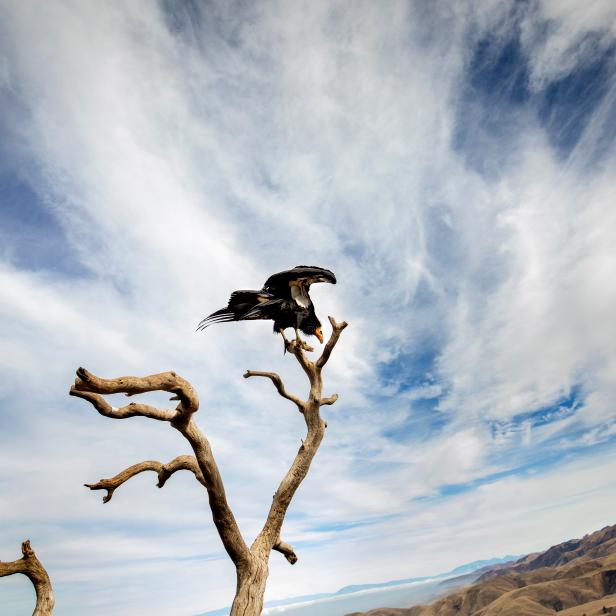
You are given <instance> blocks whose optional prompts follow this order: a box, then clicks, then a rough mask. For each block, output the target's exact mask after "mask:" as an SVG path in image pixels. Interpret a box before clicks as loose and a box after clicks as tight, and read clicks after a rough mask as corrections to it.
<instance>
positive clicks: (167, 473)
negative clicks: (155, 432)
mask: <svg viewBox="0 0 616 616" xmlns="http://www.w3.org/2000/svg"><path fill="white" fill-rule="evenodd" d="M179 470H188V471H191V472H192V473H194V475H195V477H196V478H197V480H198V481H199V482H200V483H201V484H203V485H204V486H205V480H204V479H203V474H202V473H201V470H200V469H199V465H198V464H197V460H196V459H195V458H194V456H178V457H177V458H174V459H173V460H171V462H168V463H167V464H162V463H161V462H158V461H156V460H146V461H145V462H139V463H138V464H133V465H132V466H129V467H128V468H127V469H125V470H123V471H122V472H120V473H118V474H117V475H115V476H114V477H111V478H110V479H101V480H100V481H98V482H97V483H86V484H84V485H85V487H86V488H90V490H107V496H105V497H103V503H108V502H109V501H110V500H111V498H112V497H113V493H114V491H115V490H116V489H117V488H119V487H120V486H121V485H122V484H123V483H125V482H126V481H128V480H129V479H131V478H132V477H134V476H135V475H138V474H139V473H143V472H144V471H154V472H155V473H157V475H158V484H157V485H158V487H159V488H162V487H163V486H164V485H165V483H166V482H167V479H169V477H171V475H173V473H175V472H176V471H179Z"/></svg>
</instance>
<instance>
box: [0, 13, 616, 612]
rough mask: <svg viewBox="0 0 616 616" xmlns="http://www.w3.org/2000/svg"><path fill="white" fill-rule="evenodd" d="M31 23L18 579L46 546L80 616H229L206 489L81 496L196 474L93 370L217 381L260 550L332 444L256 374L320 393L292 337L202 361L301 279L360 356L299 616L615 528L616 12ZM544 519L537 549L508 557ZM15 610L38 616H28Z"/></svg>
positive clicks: (252, 334)
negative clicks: (294, 459)
mask: <svg viewBox="0 0 616 616" xmlns="http://www.w3.org/2000/svg"><path fill="white" fill-rule="evenodd" d="M0 15H1V17H2V19H1V23H2V26H0V27H1V33H2V36H1V40H2V41H3V42H2V44H0V84H2V85H1V89H0V97H1V98H0V100H2V104H3V109H5V110H6V113H4V114H3V117H2V119H0V129H1V130H2V133H3V139H2V140H0V180H1V181H2V185H3V199H2V210H1V214H0V221H1V225H0V238H1V241H2V251H1V253H0V254H1V257H2V263H1V264H0V287H1V288H2V295H1V297H0V314H1V315H2V319H1V322H0V331H1V336H0V348H1V353H0V362H1V366H2V370H3V374H4V375H5V378H4V379H3V382H2V385H1V386H0V404H1V407H0V408H1V412H0V425H1V426H2V440H3V442H2V452H3V453H2V469H3V470H2V471H1V474H0V477H1V480H2V481H3V490H2V494H1V495H0V506H1V507H2V510H3V512H4V511H6V512H8V515H7V516H6V519H7V520H8V521H7V523H6V526H5V530H6V532H5V533H3V534H2V537H1V538H0V547H1V548H2V554H3V555H4V556H3V558H8V557H9V555H11V554H12V553H13V552H14V547H15V546H18V545H19V542H20V541H21V539H22V538H23V536H25V535H30V536H31V539H32V540H33V544H34V545H35V547H36V546H40V548H41V550H42V552H43V553H44V554H45V556H46V562H49V566H50V569H51V571H52V574H53V575H54V579H56V580H57V587H58V605H59V606H63V607H62V609H64V610H65V612H64V613H66V614H70V613H75V614H84V613H88V614H99V613H114V614H122V613H129V612H130V613H134V611H135V609H140V610H147V611H148V613H151V614H168V613H170V610H171V611H173V612H174V613H186V614H190V613H197V612H201V611H203V610H204V609H208V608H215V607H218V606H221V605H225V604H227V603H228V601H229V597H230V596H231V594H232V587H233V585H234V574H233V570H232V567H231V566H230V565H229V564H228V563H226V561H225V559H224V558H223V556H224V554H223V551H222V549H221V546H220V545H219V542H218V540H217V538H216V536H215V531H214V530H213V528H212V525H211V524H210V522H209V515H208V512H207V505H206V501H205V498H204V495H203V494H201V492H200V490H199V489H198V488H199V486H195V485H192V483H191V482H190V478H188V477H186V478H183V477H179V476H178V477H174V479H173V481H172V482H170V484H169V485H168V486H165V489H164V490H161V491H157V490H154V488H153V483H154V481H153V480H152V479H151V478H146V477H143V478H141V477H140V478H139V479H138V480H135V483H134V485H131V486H126V487H125V488H124V489H123V490H121V491H118V493H117V495H116V496H115V497H114V500H113V502H112V503H110V504H109V505H107V506H105V507H104V508H103V507H102V505H101V504H100V502H99V500H98V498H97V497H96V495H94V494H90V493H87V492H86V491H85V490H84V489H83V488H82V487H81V484H82V483H84V481H90V480H94V479H97V478H98V477H101V476H106V475H109V474H110V473H114V472H116V471H117V470H119V469H120V468H122V467H124V466H128V465H130V464H132V463H134V462H136V461H137V460H140V459H147V458H152V457H156V458H162V459H165V458H171V457H173V456H175V455H177V454H179V453H183V452H184V451H185V450H186V446H185V444H184V443H182V442H181V441H179V440H178V439H177V438H176V436H175V435H174V434H171V433H168V432H170V431H167V430H165V429H164V428H165V426H159V425H149V424H148V423H147V422H145V421H138V420H131V421H127V422H111V421H106V420H104V419H103V418H101V417H98V416H93V414H92V412H91V411H90V409H85V408H83V405H82V404H80V401H75V400H69V399H67V396H66V390H67V388H68V385H69V383H70V382H71V380H72V378H73V377H72V370H73V369H74V368H76V367H77V366H78V365H86V366H88V367H90V368H91V369H92V370H94V371H96V372H98V373H101V374H109V375H111V374H116V373H149V372H158V371H160V370H163V369H169V368H173V369H175V370H177V371H178V372H180V373H182V374H183V375H184V376H185V377H187V378H189V379H190V380H191V381H192V382H193V383H194V384H195V385H196V386H197V387H198V389H199V391H200V394H201V397H202V400H203V408H202V410H201V411H200V414H201V415H202V417H201V419H200V421H201V423H202V425H203V426H204V428H205V429H206V431H207V433H208V435H209V436H211V440H212V444H213V447H214V449H215V452H216V454H217V457H218V459H219V462H220V465H221V467H222V470H223V474H224V476H225V479H226V481H227V485H228V490H229V495H230V499H231V502H232V504H233V506H234V508H235V510H236V512H237V514H238V518H239V520H240V523H241V526H242V529H243V530H244V532H245V533H246V535H247V536H248V537H250V536H251V535H254V534H255V533H256V532H257V531H258V528H259V524H260V523H261V522H262V520H263V518H264V515H265V513H266V509H267V505H268V503H269V495H271V493H272V492H273V491H274V490H275V487H276V485H277V482H278V480H279V479H280V477H281V476H282V474H283V473H284V470H285V468H286V466H287V465H288V463H289V460H290V458H291V456H292V455H293V452H294V450H295V448H296V447H297V444H298V442H299V438H301V436H302V435H303V427H302V422H301V421H300V419H301V418H299V417H298V416H296V414H295V413H294V412H293V411H292V410H290V409H288V408H287V407H286V405H284V404H283V403H282V401H280V400H278V399H277V397H276V395H275V393H273V392H272V391H271V390H270V388H268V387H267V385H268V384H267V383H263V384H256V383H246V382H244V381H243V380H242V379H240V376H241V373H242V371H243V370H244V369H245V368H249V367H250V368H264V369H265V368H267V369H275V370H278V371H280V372H281V373H283V374H284V375H285V377H286V379H287V380H288V382H289V386H290V387H292V388H294V389H296V390H298V391H302V390H303V388H304V387H305V386H304V384H303V382H302V380H301V375H295V374H294V373H293V371H292V369H291V368H290V367H289V365H288V361H287V360H288V358H285V357H283V356H282V352H281V345H280V344H279V341H277V340H276V339H275V338H273V336H272V335H271V333H270V331H269V327H268V326H266V325H264V324H261V325H262V326H260V325H259V324H240V325H238V326H236V327H233V326H228V327H223V326H221V327H220V328H212V329H210V330H208V331H207V333H206V334H205V335H203V336H200V335H196V334H194V332H193V329H194V325H195V324H196V323H197V322H198V320H199V319H200V318H201V317H202V316H203V315H204V314H206V313H208V312H211V311H212V310H213V309H215V308H217V307H219V305H223V304H224V303H225V302H226V300H227V297H228V293H229V292H230V291H231V290H233V289H235V288H250V287H259V286H260V285H261V284H262V282H263V280H264V279H265V277H266V276H267V275H268V274H269V273H271V272H273V271H277V270H280V269H285V268H287V267H290V266H293V265H296V264H299V263H315V264H320V265H324V266H327V267H331V268H332V269H333V270H334V271H335V272H336V274H337V276H338V279H339V284H338V285H337V286H336V287H333V288H332V287H327V288H314V289H313V291H312V295H313V298H314V299H315V303H316V305H317V309H318V312H319V314H320V315H321V316H322V317H324V316H325V315H326V314H335V315H336V316H338V317H344V318H345V319H347V320H349V321H350V322H351V323H352V327H351V328H349V329H348V330H347V331H346V332H345V337H344V340H343V341H342V342H341V345H340V348H339V349H338V350H339V353H337V355H336V357H334V358H332V362H331V365H328V371H329V372H328V375H327V379H328V383H331V387H332V388H333V389H335V390H338V391H339V392H340V393H341V394H342V397H341V400H340V401H339V403H338V404H337V405H336V406H335V407H333V408H332V409H328V411H327V414H328V421H329V425H330V427H329V431H328V434H327V439H326V440H325V442H324V444H323V447H322V450H321V451H320V452H319V456H318V458H317V461H316V462H315V465H314V468H313V469H312V470H311V475H310V476H309V478H308V479H307V481H306V483H305V484H304V485H303V486H302V489H301V491H300V493H299V494H298V498H297V502H295V503H294V506H293V509H292V511H291V512H290V517H289V520H288V522H287V524H286V533H287V535H288V537H287V539H288V540H289V541H292V542H295V543H296V544H298V545H299V546H301V560H300V563H298V565H297V566H299V567H300V572H299V573H298V572H297V570H296V568H293V569H288V570H287V569H286V568H285V566H286V563H285V562H281V563H279V562H277V561H274V562H273V563H272V567H273V572H272V575H271V577H270V586H269V591H268V592H269V595H270V596H271V597H281V596H288V595H293V594H303V593H304V592H305V587H304V584H305V579H307V576H309V577H310V578H311V579H313V580H314V582H313V585H312V586H313V588H316V585H320V586H322V589H323V590H324V591H330V590H335V589H336V588H337V587H339V586H342V585H344V584H347V583H359V582H365V581H376V580H375V579H374V578H375V576H379V577H385V578H395V577H405V576H407V575H412V574H422V573H435V572H438V570H439V569H446V568H449V566H450V565H456V564H460V563H459V562H458V561H459V558H458V556H457V555H459V554H463V555H464V557H463V558H462V560H473V559H474V558H479V557H490V556H494V555H499V554H502V553H505V552H517V553H519V552H523V551H525V550H531V549H536V548H539V547H543V545H544V543H541V542H542V541H543V539H542V538H543V537H545V538H546V541H557V540H560V539H565V538H567V537H568V536H569V535H570V534H575V533H580V532H583V531H584V530H592V528H594V526H595V525H597V524H599V523H607V522H609V521H613V520H607V519H604V518H601V519H599V518H600V517H601V516H598V515H597V514H596V508H595V507H594V506H593V505H592V504H591V503H589V502H588V500H587V499H585V498H584V496H583V489H582V486H583V485H586V484H587V483H588V481H589V478H591V477H593V476H594V474H595V473H599V472H603V471H605V472H606V473H607V472H608V471H609V469H611V468H613V459H612V453H613V441H614V409H613V402H612V400H613V399H614V396H613V394H614V387H615V385H614V383H616V378H615V377H616V356H615V355H614V350H613V345H612V344H611V341H612V340H613V339H615V338H616V331H614V323H613V319H612V317H611V315H612V314H613V311H614V308H615V306H616V297H615V295H614V294H615V291H614V285H613V284H612V275H611V273H612V272H613V270H614V267H613V266H614V265H615V263H614V261H615V260H616V253H615V251H614V246H615V245H616V241H615V240H616V238H615V237H614V229H615V228H616V225H615V224H614V223H615V222H616V221H614V216H615V214H614V211H613V207H612V204H611V201H612V199H611V195H612V194H613V192H614V180H613V177H612V176H613V172H612V171H613V164H614V134H613V129H612V126H613V108H614V107H613V99H614V93H615V92H616V90H615V89H614V78H615V77H614V75H615V72H614V51H613V50H614V45H615V40H614V36H615V35H614V18H615V14H614V9H613V7H612V6H611V4H610V3H609V2H597V3H594V4H593V5H592V6H591V7H580V6H578V5H577V4H575V5H574V4H568V3H563V2H535V3H533V2H528V3H513V2H512V3H502V2H494V3H481V4H476V3H472V2H468V3H457V4H456V5H455V6H452V5H451V3H438V2H437V3H431V4H429V5H425V3H424V4H422V3H413V2H396V3H391V4H390V5H388V9H387V10H384V9H383V7H382V6H378V5H376V4H374V3H356V4H354V5H353V6H342V5H340V6H334V5H331V4H327V3H321V2H311V3H302V2H293V3H288V2H285V3H264V4H254V5H243V4H241V3H237V4H236V3H232V4H226V3H218V2H213V3H203V4H197V3H182V4H179V5H178V4H175V3H165V2H163V3H160V4H153V3H148V2H131V3H122V2H117V3H112V4H108V5H105V6H104V7H103V6H99V5H97V6H94V5H88V4H71V3H62V2H57V3H53V4H50V3H46V4H44V3H38V2H20V3H17V2H7V3H4V4H3V5H2V7H1V8H0ZM347 334H348V335H347ZM240 381H241V382H240ZM156 400H157V401H159V402H161V399H159V398H156ZM562 409H564V410H562ZM264 441H266V442H267V443H268V445H267V447H266V448H264V447H263V445H262V443H263V442H264ZM597 451H601V452H603V453H604V455H605V458H604V459H602V458H601V457H600V456H597V455H595V456H594V457H593V455H592V454H593V453H594V454H596V452H597ZM561 464H562V465H565V466H562V468H561V467H560V466H559V465H561ZM572 465H573V466H572ZM576 465H578V466H576ZM572 468H576V469H578V470H576V474H575V477H576V478H577V479H576V481H573V480H566V479H565V478H566V477H567V476H569V473H570V472H572V471H571V469H572ZM600 469H603V470H600ZM606 481H607V480H606ZM607 483H608V484H609V482H607ZM550 486H552V487H553V490H552V488H551V487H550ZM610 486H611V484H609V485H607V484H606V486H604V487H605V491H604V492H603V496H602V497H601V498H603V499H604V500H605V502H608V501H609V500H610V498H612V491H611V490H612V487H610ZM513 489H515V491H516V494H518V495H519V496H518V497H516V498H517V499H518V500H519V509H516V512H517V513H516V516H517V518H516V520H515V524H514V525H515V528H516V529H517V530H518V531H519V532H516V533H511V534H508V537H516V538H517V539H516V540H518V539H519V541H518V543H516V545H518V546H519V547H516V546H515V545H513V544H512V543H511V542H510V543H507V545H505V544H504V543H503V523H502V519H503V517H506V516H507V515H509V514H508V512H509V511H510V510H511V507H512V503H511V502H510V500H507V498H506V497H505V496H504V495H506V494H509V493H510V491H511V490H513ZM597 490H599V487H598V488H597ZM544 492H545V493H546V494H547V495H548V496H549V498H548V497H547V496H546V498H545V499H544V500H542V502H543V503H544V504H543V505H542V506H543V507H544V508H545V513H541V514H540V515H539V514H538V513H537V510H536V508H534V505H533V503H534V502H535V501H536V499H537V498H538V495H539V494H543V493H544ZM552 497H553V500H550V499H552ZM455 499H458V500H455ZM606 499H607V500H606ZM556 502H558V503H559V507H560V508H559V509H558V510H555V509H554V508H553V506H551V505H550V503H556ZM460 503H464V507H462V508H461V509H458V507H459V506H460ZM41 511H44V512H45V516H42V515H41ZM456 511H457V512H458V513H459V512H460V511H463V512H464V516H466V517H464V516H458V513H456ZM456 516H457V517H456ZM473 519H475V520H476V523H474V522H473V523H471V522H470V521H469V520H473ZM507 519H509V518H507ZM392 520H394V521H395V523H394V522H392ZM426 520H433V521H434V524H433V526H430V528H428V526H427V522H426ZM531 520H532V526H533V529H536V530H533V531H532V532H530V531H529V528H530V521H531ZM572 520H573V521H572ZM444 528H446V529H453V530H450V531H447V532H446V533H445V534H442V533H443V532H444V531H443V529H444ZM456 529H457V530H456ZM439 533H441V536H440V538H439ZM93 537H94V538H93ZM548 537H549V539H547V538H548ZM540 543H541V545H539V544H540ZM394 544H395V545H396V546H398V547H397V548H396V553H397V554H400V558H397V559H394V560H395V562H392V558H391V550H392V549H393V546H394ZM341 545H343V546H344V548H343V549H342V548H341ZM478 545H479V546H481V549H479V548H478V547H477V546H478ZM454 553H455V555H456V557H455V559H454V557H453V554H454ZM467 556H468V557H467ZM178 558H179V559H180V560H177V559H178ZM452 559H453V560H452ZM324 561H326V562H327V563H328V565H327V566H326V567H325V568H324V567H323V562H324ZM186 562H190V566H187V565H186ZM297 566H296V567H297ZM422 568H425V569H426V571H424V570H423V569H422ZM146 569H147V572H148V575H147V576H145V577H144V576H143V575H142V573H143V572H144V571H146ZM428 570H429V571H428ZM123 576H124V577H123ZM163 576H164V577H165V579H167V580H168V587H167V584H161V583H159V580H160V578H162V577H163ZM154 579H156V580H157V581H156V582H154ZM123 580H124V581H123ZM126 580H130V584H127V582H126ZM11 584H15V583H14V582H11V583H10V584H9V586H5V585H3V586H2V587H0V593H2V592H4V593H5V595H4V596H6V594H8V605H9V606H10V607H9V610H14V611H15V613H17V611H18V610H19V609H22V611H23V606H24V605H25V604H27V603H28V601H29V598H28V597H27V596H26V597H23V595H22V594H21V593H22V590H20V588H21V587H19V588H18V587H17V586H11ZM128 586H130V588H131V590H130V597H128V595H127V594H126V593H128V592H129V591H128V590H127V587H128ZM163 586H165V588H166V590H165V589H164V588H162V587H163ZM4 588H7V590H6V591H5V590H4ZM13 588H14V589H15V590H14V591H13V590H10V589H13ZM153 588H156V592H155V593H154V592H153ZM179 588H181V589H182V591H181V595H182V596H181V598H178V594H180V593H179V591H178V589H179ZM83 589H86V590H85V591H84V590H83ZM116 590H119V591H121V593H122V594H123V596H124V597H126V602H125V603H124V604H123V605H118V603H117V595H115V594H114V592H116ZM171 606H173V607H171Z"/></svg>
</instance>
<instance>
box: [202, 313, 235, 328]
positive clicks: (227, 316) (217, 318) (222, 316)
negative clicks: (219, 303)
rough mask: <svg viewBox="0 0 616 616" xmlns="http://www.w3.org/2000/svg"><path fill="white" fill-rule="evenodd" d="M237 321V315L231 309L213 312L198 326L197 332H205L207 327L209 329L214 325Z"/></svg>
mask: <svg viewBox="0 0 616 616" xmlns="http://www.w3.org/2000/svg"><path fill="white" fill-rule="evenodd" d="M235 320H237V319H236V317H235V314H234V313H233V311H232V310H229V308H221V309H220V310H217V311H216V312H212V314H210V315H209V316H207V317H205V319H203V321H201V322H200V323H199V325H197V331H203V330H204V329H205V328H206V327H209V326H210V325H212V324H213V323H228V322H229V321H235Z"/></svg>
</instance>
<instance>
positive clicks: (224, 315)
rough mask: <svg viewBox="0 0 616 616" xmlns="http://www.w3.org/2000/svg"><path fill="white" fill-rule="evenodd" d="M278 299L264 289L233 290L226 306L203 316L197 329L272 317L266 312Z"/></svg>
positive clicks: (201, 329)
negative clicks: (216, 324)
mask: <svg viewBox="0 0 616 616" xmlns="http://www.w3.org/2000/svg"><path fill="white" fill-rule="evenodd" d="M280 301H281V300H277V299H273V296H272V295H271V294H270V293H267V292H265V291H251V290H241V291H233V293H231V297H230V298H229V303H228V304H227V306H226V307H225V308H221V309H220V310H217V311H216V312H212V314H210V315H209V316H207V317H205V319H203V321H201V323H199V325H198V326H197V331H203V330H204V329H205V328H206V327H209V326H210V325H212V324H213V323H229V322H230V321H243V320H244V319H268V318H272V317H271V316H270V315H269V313H268V308H270V305H271V304H273V303H278V302H280Z"/></svg>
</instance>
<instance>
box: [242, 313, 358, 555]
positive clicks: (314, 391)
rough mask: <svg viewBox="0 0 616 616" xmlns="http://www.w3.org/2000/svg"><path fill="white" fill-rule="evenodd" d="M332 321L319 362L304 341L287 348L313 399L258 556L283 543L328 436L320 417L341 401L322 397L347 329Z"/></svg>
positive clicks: (305, 405)
mask: <svg viewBox="0 0 616 616" xmlns="http://www.w3.org/2000/svg"><path fill="white" fill-rule="evenodd" d="M328 318H329V322H330V323H331V325H332V333H331V336H330V337H329V340H328V341H327V344H326V345H325V348H324V350H323V353H322V355H321V356H320V357H319V358H318V359H317V360H316V361H314V362H313V361H311V360H310V359H308V357H306V355H304V350H303V345H302V344H301V343H302V341H301V340H299V339H296V340H294V341H292V342H291V343H290V344H289V345H288V347H287V349H288V350H289V351H290V352H291V353H292V354H293V355H294V356H295V358H296V359H297V361H298V363H299V364H300V366H301V367H302V369H303V370H304V372H305V373H306V374H307V376H308V379H309V381H310V397H309V399H308V401H307V402H304V403H303V415H304V420H305V421H306V427H307V429H308V433H307V435H306V438H305V439H304V440H303V441H302V444H301V446H300V448H299V450H298V452H297V454H296V456H295V459H294V460H293V462H292V464H291V467H290V468H289V470H288V471H287V474H286V475H285V476H284V478H283V480H282V481H281V482H280V485H279V486H278V490H276V493H275V494H274V498H273V500H272V505H271V507H270V510H269V513H268V515H267V519H266V521H265V524H264V525H263V529H262V530H261V532H260V533H259V535H258V536H257V538H256V539H255V541H254V543H253V544H252V546H251V548H250V549H251V551H253V552H256V553H263V552H269V550H272V549H274V546H275V545H277V543H278V542H279V536H280V530H281V528H282V523H283V522H284V517H285V515H286V512H287V509H288V507H289V505H290V503H291V499H292V498H293V495H294V494H295V492H296V490H297V488H298V487H299V485H300V484H301V482H302V481H303V480H304V477H305V476H306V475H307V473H308V470H309V468H310V464H311V463H312V460H313V459H314V456H315V455H316V452H317V450H318V448H319V445H320V444H321V441H322V439H323V435H324V434H325V428H326V427H327V424H326V423H325V421H323V419H322V418H321V416H320V412H319V411H320V408H321V406H322V405H329V404H334V402H336V400H337V399H338V396H337V395H335V396H330V397H329V398H323V397H322V392H323V381H322V378H321V371H322V369H323V366H324V365H325V364H326V363H327V360H328V359H329V357H330V355H331V352H332V351H333V349H334V347H335V346H336V344H337V342H338V339H339V338H340V334H341V333H342V330H343V329H344V328H345V327H347V323H346V322H344V321H343V322H342V323H337V322H336V320H335V319H334V318H333V317H328ZM279 393H280V392H279ZM281 395H282V394H281ZM283 397H286V396H283Z"/></svg>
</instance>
